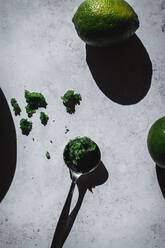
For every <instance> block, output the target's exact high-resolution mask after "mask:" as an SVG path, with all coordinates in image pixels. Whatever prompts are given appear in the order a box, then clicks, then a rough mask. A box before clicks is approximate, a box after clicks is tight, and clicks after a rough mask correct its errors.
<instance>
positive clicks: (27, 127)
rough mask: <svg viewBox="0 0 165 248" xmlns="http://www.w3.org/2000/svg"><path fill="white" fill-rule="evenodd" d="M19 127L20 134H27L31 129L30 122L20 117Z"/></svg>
mask: <svg viewBox="0 0 165 248" xmlns="http://www.w3.org/2000/svg"><path fill="white" fill-rule="evenodd" d="M20 128H21V130H22V134H24V135H29V133H30V131H31V130H32V122H31V121H28V120H27V119H21V120H20Z"/></svg>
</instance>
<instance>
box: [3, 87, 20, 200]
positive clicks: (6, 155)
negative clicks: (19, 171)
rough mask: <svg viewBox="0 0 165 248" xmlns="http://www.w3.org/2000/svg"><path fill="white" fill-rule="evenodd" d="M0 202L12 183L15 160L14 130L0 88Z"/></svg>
mask: <svg viewBox="0 0 165 248" xmlns="http://www.w3.org/2000/svg"><path fill="white" fill-rule="evenodd" d="M0 108H1V116H0V202H1V201H2V200H3V198H4V196H5V195H6V193H7V192H8V190H9V188H10V185H11V183H12V180H13V177H14V173H15V169H16V160H17V143H16V131H15V126H14V122H13V119H12V115H11V112H10V109H9V106H8V103H7V100H6V98H5V96H4V94H3V92H2V90H1V89H0Z"/></svg>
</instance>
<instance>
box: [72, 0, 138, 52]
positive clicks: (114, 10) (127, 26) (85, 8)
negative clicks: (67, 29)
mask: <svg viewBox="0 0 165 248" xmlns="http://www.w3.org/2000/svg"><path fill="white" fill-rule="evenodd" d="M72 21H73V23H74V25H75V29H76V31H77V33H78V35H79V37H80V38H81V39H82V40H83V41H85V42H86V43H87V44H89V45H92V46H99V47H104V46H109V45H111V44H113V43H118V42H121V41H124V40H126V39H128V38H129V37H131V36H132V35H133V34H134V33H135V31H136V30H137V28H138V27H139V20H138V16H137V14H136V13H135V11H134V10H133V8H132V7H131V6H130V5H129V4H128V3H127V2H126V1H124V0H86V1H84V2H83V3H82V4H81V5H80V6H79V8H78V9H77V11H76V13H75V15H74V16H73V19H72Z"/></svg>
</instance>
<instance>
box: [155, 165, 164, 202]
mask: <svg viewBox="0 0 165 248" xmlns="http://www.w3.org/2000/svg"><path fill="white" fill-rule="evenodd" d="M156 175H157V179H158V183H159V186H160V189H161V191H162V194H163V196H164V198H165V169H163V168H161V167H159V166H158V165H156Z"/></svg>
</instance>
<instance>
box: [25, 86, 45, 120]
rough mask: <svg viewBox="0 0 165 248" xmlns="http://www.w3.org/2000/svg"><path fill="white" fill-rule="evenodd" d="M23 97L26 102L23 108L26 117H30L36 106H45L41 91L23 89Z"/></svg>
mask: <svg viewBox="0 0 165 248" xmlns="http://www.w3.org/2000/svg"><path fill="white" fill-rule="evenodd" d="M25 99H26V102H27V106H26V107H25V109H26V113H27V114H28V117H32V116H33V114H34V113H35V112H36V110H37V109H38V108H46V106H47V102H46V100H45V97H44V96H43V95H42V94H41V93H37V92H29V91H28V90H25Z"/></svg>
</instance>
